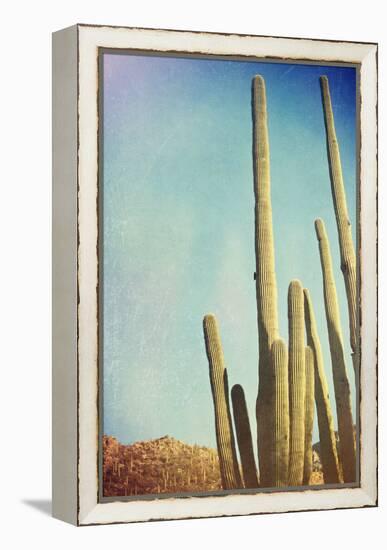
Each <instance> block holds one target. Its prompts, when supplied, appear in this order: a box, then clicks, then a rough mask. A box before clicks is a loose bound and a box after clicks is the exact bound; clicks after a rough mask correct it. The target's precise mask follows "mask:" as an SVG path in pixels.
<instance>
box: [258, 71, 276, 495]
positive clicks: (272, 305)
mask: <svg viewBox="0 0 387 550" xmlns="http://www.w3.org/2000/svg"><path fill="white" fill-rule="evenodd" d="M252 94H253V97H252V103H253V169H254V193H255V256H256V276H255V279H256V294H257V317H258V339H259V388H258V397H257V430H258V456H259V469H260V483H261V486H262V487H267V486H269V485H270V474H269V470H270V459H269V454H268V452H267V448H268V445H269V441H270V429H269V427H268V423H269V422H270V420H269V415H268V409H269V408H270V403H269V401H270V391H269V389H268V385H269V378H270V348H271V344H272V343H273V341H274V340H275V339H276V338H278V317H277V282H276V276H275V261H274V238H273V222H272V211H271V198H270V152H269V137H268V128H267V108H266V90H265V81H264V79H263V78H262V76H259V75H257V76H255V77H254V79H253V90H252Z"/></svg>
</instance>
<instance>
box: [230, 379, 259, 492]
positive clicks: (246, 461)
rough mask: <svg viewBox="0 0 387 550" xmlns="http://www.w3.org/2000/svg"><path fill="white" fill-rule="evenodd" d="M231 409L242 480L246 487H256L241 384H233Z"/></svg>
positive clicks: (247, 417) (253, 461)
mask: <svg viewBox="0 0 387 550" xmlns="http://www.w3.org/2000/svg"><path fill="white" fill-rule="evenodd" d="M231 400H232V409H233V411H234V423H235V432H236V436H237V441H238V448H239V454H240V457H241V463H242V472H243V480H244V484H245V487H246V488H249V489H250V488H254V487H258V478H257V468H256V465H255V459H254V451H253V443H252V439H251V430H250V422H249V415H248V412H247V406H246V399H245V394H244V391H243V388H242V386H240V385H239V384H235V386H233V387H232V390H231Z"/></svg>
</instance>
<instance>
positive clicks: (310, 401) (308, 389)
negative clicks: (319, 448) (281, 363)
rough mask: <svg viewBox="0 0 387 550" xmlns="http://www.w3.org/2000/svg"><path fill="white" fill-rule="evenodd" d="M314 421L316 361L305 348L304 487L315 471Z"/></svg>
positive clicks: (308, 349)
mask: <svg viewBox="0 0 387 550" xmlns="http://www.w3.org/2000/svg"><path fill="white" fill-rule="evenodd" d="M313 421H314V359H313V351H312V349H311V348H310V347H309V346H307V347H306V348H305V455H304V480H303V485H309V483H310V477H311V475H312V471H313V449H312V435H313Z"/></svg>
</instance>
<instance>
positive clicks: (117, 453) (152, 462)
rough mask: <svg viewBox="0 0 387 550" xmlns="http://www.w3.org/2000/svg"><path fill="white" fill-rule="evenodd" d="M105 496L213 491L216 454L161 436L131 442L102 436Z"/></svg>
mask: <svg viewBox="0 0 387 550" xmlns="http://www.w3.org/2000/svg"><path fill="white" fill-rule="evenodd" d="M103 456H104V460H103V487H104V496H130V495H144V494H157V493H183V492H200V491H216V490H220V489H221V483H220V473H219V461H218V453H217V452H216V451H215V450H213V449H209V448H207V447H200V446H198V445H187V444H185V443H182V442H181V441H178V440H177V439H174V438H173V437H169V436H164V437H161V438H159V439H153V440H150V441H140V442H138V443H134V444H133V445H121V444H120V443H119V442H118V441H117V439H116V438H114V437H109V436H104V438H103Z"/></svg>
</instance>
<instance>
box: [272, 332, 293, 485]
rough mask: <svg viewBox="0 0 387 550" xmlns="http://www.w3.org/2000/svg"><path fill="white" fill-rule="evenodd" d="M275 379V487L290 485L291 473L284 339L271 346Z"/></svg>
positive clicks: (273, 442)
mask: <svg viewBox="0 0 387 550" xmlns="http://www.w3.org/2000/svg"><path fill="white" fill-rule="evenodd" d="M271 368H272V377H273V383H272V387H273V401H272V406H273V413H272V415H271V417H272V419H273V426H272V436H273V441H272V445H271V453H272V455H271V463H272V480H273V481H272V484H273V486H275V487H285V486H287V485H288V471H289V429H290V424H289V379H288V350H287V346H286V344H285V342H284V341H283V340H282V339H280V338H279V339H278V340H274V342H273V345H272V346H271Z"/></svg>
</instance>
